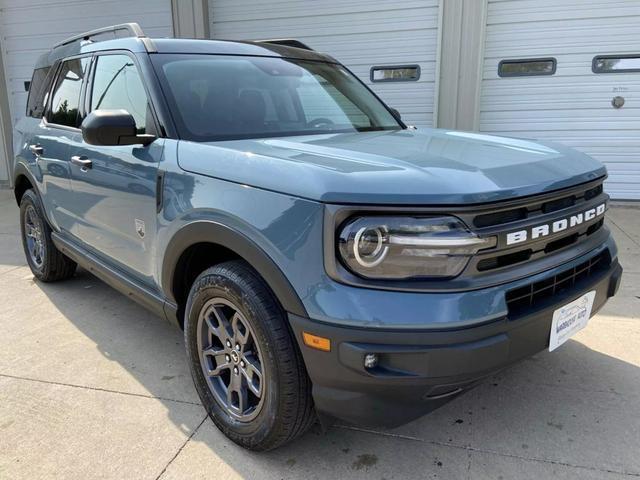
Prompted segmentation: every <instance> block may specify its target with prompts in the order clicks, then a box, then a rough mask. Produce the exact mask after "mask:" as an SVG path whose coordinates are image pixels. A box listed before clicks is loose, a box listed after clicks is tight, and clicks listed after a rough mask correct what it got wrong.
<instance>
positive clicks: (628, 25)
mask: <svg viewBox="0 0 640 480" xmlns="http://www.w3.org/2000/svg"><path fill="white" fill-rule="evenodd" d="M625 54H626V55H632V54H638V55H639V57H640V1H638V0H566V1H564V0H563V1H558V0H490V1H489V10H488V17H487V30H486V47H485V61H484V75H483V84H482V94H481V95H482V96H481V106H480V129H481V130H482V131H485V132H496V133H502V134H505V135H511V136H518V137H533V138H540V139H546V140H553V141H558V142H562V143H564V144H566V145H569V146H572V147H575V148H577V149H579V150H582V151H583V152H585V153H588V154H590V155H593V156H594V157H596V158H598V159H599V160H601V161H602V162H604V163H605V164H606V165H607V168H608V170H609V181H608V182H607V185H606V188H607V191H608V192H609V194H610V195H612V196H613V197H614V198H619V199H640V66H639V65H640V58H638V59H636V60H633V59H629V58H626V59H624V58H623V59H620V57H622V56H624V55H625ZM597 55H612V56H614V59H613V60H604V61H603V62H601V63H602V64H601V63H598V65H600V66H602V67H605V70H607V67H613V68H614V69H616V68H617V69H620V68H626V67H634V66H635V67H637V68H638V71H635V72H626V73H621V72H620V71H618V72H617V73H594V72H593V71H592V62H593V60H594V57H596V56H597ZM552 58H555V61H556V62H557V69H556V71H555V73H554V74H552V75H538V76H511V77H509V76H507V77H500V76H498V65H499V62H500V61H501V60H509V59H511V60H527V59H548V60H544V61H543V62H541V63H538V64H526V63H525V64H518V65H513V64H511V65H509V63H507V64H506V65H504V66H503V69H504V70H503V73H504V74H506V75H509V73H511V74H512V75H513V74H514V73H515V74H516V75H521V74H522V73H523V72H528V73H532V72H533V73H536V72H537V73H541V72H542V73H551V72H552V71H553V68H552V63H553V62H552V61H551V59H552ZM614 97H621V99H617V100H616V102H617V104H618V105H619V104H620V103H621V102H622V101H624V105H623V106H621V107H620V108H614V106H613V105H612V101H613V99H614Z"/></svg>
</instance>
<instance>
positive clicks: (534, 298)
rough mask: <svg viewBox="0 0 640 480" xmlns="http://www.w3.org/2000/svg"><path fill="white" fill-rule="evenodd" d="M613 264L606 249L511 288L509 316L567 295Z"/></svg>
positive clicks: (507, 298) (508, 295) (512, 316)
mask: <svg viewBox="0 0 640 480" xmlns="http://www.w3.org/2000/svg"><path fill="white" fill-rule="evenodd" d="M610 264H611V258H610V256H609V252H608V251H604V252H602V253H601V254H599V255H596V256H595V257H593V258H591V259H589V260H587V261H585V262H582V263H581V264H579V265H577V266H575V267H573V268H569V269H567V270H564V271H562V272H560V273H558V274H556V275H554V276H552V277H549V278H546V279H544V280H540V281H538V282H533V283H530V284H528V285H525V286H524V287H519V288H516V289H513V290H509V291H508V292H507V295H506V301H507V307H508V309H509V317H510V318H512V319H513V318H514V317H518V316H520V315H522V314H523V313H524V312H526V311H528V310H532V309H535V308H536V307H538V306H539V305H540V304H542V303H544V301H545V300H548V299H549V298H551V297H553V296H554V295H566V294H568V293H570V292H571V291H572V290H577V289H578V288H579V287H580V286H581V284H582V283H584V282H585V281H586V280H588V279H589V278H590V277H592V276H593V275H595V274H597V273H598V272H601V271H603V270H606V269H607V268H608V267H609V265H610Z"/></svg>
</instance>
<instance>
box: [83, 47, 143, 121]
mask: <svg viewBox="0 0 640 480" xmlns="http://www.w3.org/2000/svg"><path fill="white" fill-rule="evenodd" d="M95 72H96V73H95V75H94V77H93V89H92V92H91V111H93V110H99V109H101V110H117V109H124V110H126V111H127V112H129V113H130V114H131V115H132V116H133V118H134V119H135V121H136V127H137V130H138V133H145V130H146V127H147V113H148V108H147V105H148V101H147V93H146V92H145V90H144V86H143V84H142V80H141V79H140V75H139V74H138V69H137V68H136V65H135V63H133V60H132V59H131V57H129V56H127V55H103V56H101V57H98V62H97V64H96V68H95Z"/></svg>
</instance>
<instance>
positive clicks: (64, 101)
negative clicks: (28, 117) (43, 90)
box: [47, 58, 89, 127]
mask: <svg viewBox="0 0 640 480" xmlns="http://www.w3.org/2000/svg"><path fill="white" fill-rule="evenodd" d="M88 63H89V59H88V58H76V59H74V60H67V61H66V62H64V63H63V64H62V67H61V69H60V74H59V75H58V79H57V81H56V87H55V89H54V90H53V95H52V97H51V108H50V110H49V113H48V115H47V120H49V122H51V123H56V124H58V125H66V126H68V127H77V126H78V107H79V104H80V89H81V88H82V79H83V78H84V74H85V71H86V68H87V65H88Z"/></svg>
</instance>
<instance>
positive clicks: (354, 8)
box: [210, 0, 436, 22]
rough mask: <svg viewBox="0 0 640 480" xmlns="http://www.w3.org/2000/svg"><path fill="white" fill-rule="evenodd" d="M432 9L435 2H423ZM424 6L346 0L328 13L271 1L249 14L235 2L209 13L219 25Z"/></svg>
mask: <svg viewBox="0 0 640 480" xmlns="http://www.w3.org/2000/svg"><path fill="white" fill-rule="evenodd" d="M426 3H429V4H432V5H435V4H436V3H435V2H426ZM424 6H425V1H424V0H408V1H403V2H402V3H399V2H389V1H379V0H378V1H371V0H355V1H354V0H349V1H343V2H335V3H333V4H332V5H331V9H327V7H326V4H325V3H324V2H309V1H306V2H305V1H300V0H284V1H270V0H257V1H253V2H251V10H250V11H247V8H246V5H244V4H243V3H242V2H238V1H237V0H216V2H215V4H213V3H211V4H210V9H211V11H212V12H213V13H215V14H216V16H217V20H216V21H220V22H229V21H244V20H246V19H264V20H267V19H271V18H278V19H279V18H283V17H284V18H294V17H295V18H299V17H315V18H318V17H324V16H331V15H341V14H345V13H359V14H367V13H368V12H370V11H371V10H372V8H375V10H377V11H385V12H392V11H396V10H399V9H416V8H422V7H424Z"/></svg>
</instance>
